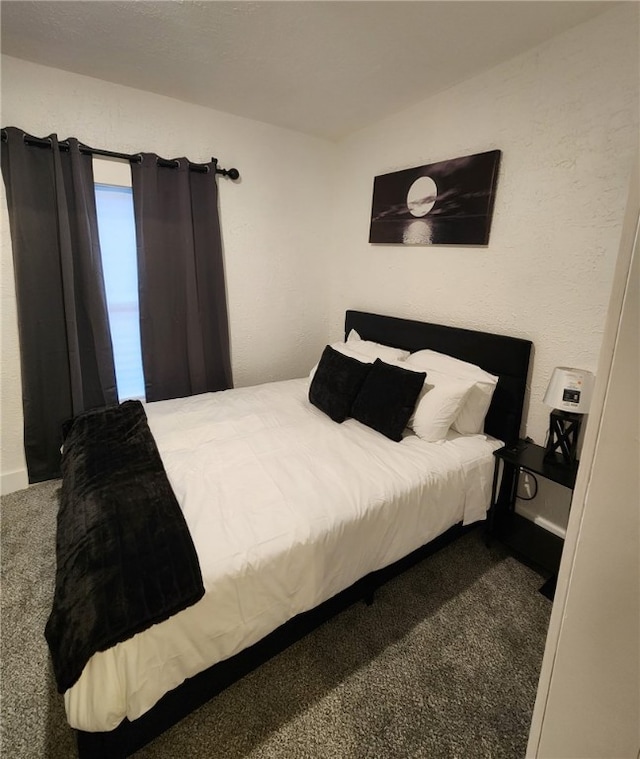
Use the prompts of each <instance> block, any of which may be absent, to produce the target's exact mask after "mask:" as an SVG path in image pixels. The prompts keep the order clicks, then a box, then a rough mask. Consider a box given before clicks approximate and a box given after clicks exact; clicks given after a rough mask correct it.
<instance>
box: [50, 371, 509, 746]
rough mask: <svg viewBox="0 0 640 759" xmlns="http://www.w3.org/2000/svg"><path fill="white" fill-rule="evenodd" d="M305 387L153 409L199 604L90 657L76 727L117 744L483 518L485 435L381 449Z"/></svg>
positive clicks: (72, 714) (245, 391)
mask: <svg viewBox="0 0 640 759" xmlns="http://www.w3.org/2000/svg"><path fill="white" fill-rule="evenodd" d="M307 390H308V382H307V380H304V379H301V380H291V381H287V382H275V383H271V384H267V385H260V386H257V387H251V388H241V389H237V390H228V391H225V392H221V393H207V394H204V395H199V396H192V397H190V398H181V399H176V400H170V401H161V402H157V403H150V404H147V405H146V411H147V416H148V419H149V425H150V427H151V430H152V432H153V435H154V437H155V439H156V443H157V445H158V448H159V451H160V454H161V456H162V460H163V462H164V465H165V468H166V471H167V475H168V477H169V480H170V482H171V485H172V486H173V489H174V491H175V493H176V496H177V499H178V501H179V503H180V505H181V507H182V509H183V512H184V515H185V518H186V521H187V524H188V526H189V529H190V530H191V534H192V536H193V540H194V543H195V547H196V551H197V553H198V558H199V561H200V566H201V569H202V575H203V579H204V584H205V589H206V593H205V596H204V598H203V599H202V600H200V601H199V602H198V603H197V604H195V605H193V606H191V607H189V608H188V609H185V610H184V611H182V612H180V613H179V614H176V615H175V616H173V617H171V618H170V619H168V620H167V621H165V622H162V623H161V624H157V625H154V626H153V627H151V628H150V629H148V630H146V631H144V632H142V633H139V634H138V635H135V636H134V637H133V638H131V639H129V640H127V641H125V642H124V643H119V644H118V645H116V646H114V647H113V648H111V649H109V650H108V651H104V652H100V653H97V654H95V655H94V656H93V657H92V658H91V660H90V661H89V662H88V664H87V666H86V667H85V669H84V671H83V673H82V676H81V677H80V679H79V681H78V682H77V683H76V684H75V685H74V686H73V688H71V689H70V690H68V691H67V692H66V693H65V705H66V710H67V717H68V720H69V723H70V724H71V725H72V726H73V727H76V728H79V729H82V730H88V731H100V730H111V729H113V728H114V727H116V726H117V725H118V724H119V723H120V722H121V721H122V719H123V718H124V717H125V716H126V717H128V718H129V719H131V720H133V719H136V718H137V717H139V716H140V715H141V714H143V713H144V712H145V711H147V710H148V709H150V708H151V707H152V706H153V705H154V704H155V703H156V702H157V701H158V699H160V698H161V697H162V695H164V693H166V692H167V691H169V690H171V689H172V688H175V687H176V686H177V685H179V684H180V683H182V682H183V681H184V680H185V679H186V678H188V677H190V676H192V675H195V674H197V673H198V672H200V671H202V670H204V669H206V668H207V667H209V666H211V665H212V664H214V663H217V662H218V661H222V660H223V659H226V658H228V657H230V656H232V655H233V654H235V653H237V652H238V651H241V650H242V649H244V648H246V647H247V646H250V645H251V644H253V643H255V642H257V641H258V640H260V639H261V638H263V637H264V636H265V635H267V634H268V633H269V632H271V631H273V630H274V629H275V628H277V627H278V626H279V625H281V624H282V623H284V622H285V621H286V620H288V619H290V618H291V617H293V616H294V615H296V614H298V613H300V612H302V611H306V610H308V609H310V608H313V607H314V606H317V605H318V604H319V603H321V602H322V601H324V600H326V599H327V598H330V597H331V596H333V595H335V594H336V593H338V592H339V591H341V590H343V589H344V588H346V587H348V586H349V585H351V584H352V583H353V582H355V581H356V580H357V579H359V578H360V577H362V576H363V575H365V574H367V573H368V572H370V571H372V570H375V569H379V568H381V567H384V566H386V565H388V564H390V563H392V562H393V561H395V560H397V559H399V558H401V557H402V556H404V555H406V554H408V553H409V552H411V551H412V550H414V549H415V548H418V547H419V546H421V545H423V544H424V543H426V542H428V541H429V540H431V539H433V538H434V537H436V536H437V535H439V534H441V533H442V532H444V531H445V530H446V529H448V528H449V527H450V526H451V525H453V524H455V523H457V522H459V521H461V520H462V521H463V522H464V523H465V524H469V523H471V522H474V521H476V520H479V519H483V518H484V517H485V515H486V509H487V507H488V504H489V499H490V491H491V478H492V474H493V458H492V451H493V450H494V449H495V448H497V447H499V446H500V445H501V443H500V442H499V441H496V440H494V439H492V438H488V437H485V436H484V435H476V436H460V435H457V434H454V433H451V434H450V435H449V437H448V439H447V440H446V441H444V442H442V443H425V442H424V441H421V440H420V439H418V438H417V437H416V436H415V435H413V434H407V436H405V438H404V439H403V440H402V442H401V443H394V442H391V441H389V440H387V439H386V438H385V437H383V436H382V435H380V434H379V433H377V432H374V431H373V430H371V429H369V428H367V427H365V426H364V425H362V424H360V423H359V422H356V421H355V420H347V421H346V422H344V423H343V424H340V425H339V424H335V423H334V422H332V421H331V420H330V419H329V418H328V417H326V416H325V415H324V414H322V413H321V412H320V411H318V410H317V409H316V408H314V407H313V406H311V405H310V404H309V402H308V400H307Z"/></svg>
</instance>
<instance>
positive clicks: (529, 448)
mask: <svg viewBox="0 0 640 759" xmlns="http://www.w3.org/2000/svg"><path fill="white" fill-rule="evenodd" d="M545 454H546V450H545V449H544V448H543V447H542V446H540V445H536V444H535V443H530V442H528V441H526V440H519V441H518V442H517V443H515V444H514V445H510V446H505V447H504V448H499V449H498V450H497V451H494V453H493V455H494V456H495V469H494V473H493V487H492V489H491V509H490V511H489V516H488V520H487V539H488V540H490V539H491V538H493V537H495V538H497V539H498V540H499V541H500V542H501V543H504V544H505V545H506V546H507V548H509V549H510V550H511V551H512V552H513V553H514V555H515V556H516V557H517V558H519V559H522V560H523V561H525V562H526V563H528V564H532V565H533V566H536V567H537V568H539V569H542V570H545V571H546V572H548V573H551V575H552V578H551V581H550V582H551V584H554V583H553V580H554V578H555V575H557V572H558V568H559V566H560V558H561V557H562V548H563V545H564V541H563V539H562V538H560V537H558V536H557V535H554V534H553V533H551V532H549V531H548V530H545V529H544V528H543V527H540V526H539V525H537V524H535V523H534V522H532V521H531V520H529V519H525V518H524V517H522V516H520V515H519V514H516V512H515V502H516V494H517V492H518V482H519V479H520V473H521V472H522V471H525V472H532V473H533V474H535V475H536V476H538V477H544V478H545V479H547V480H551V481H552V482H556V483H558V484H559V485H562V486H563V487H566V488H568V489H569V490H571V491H573V488H574V486H575V483H576V475H577V472H578V462H575V463H574V464H572V465H567V464H565V463H564V462H563V461H562V460H561V459H560V458H559V457H557V456H556V457H554V458H552V459H550V460H549V459H547V458H545ZM500 462H502V463H503V474H502V484H501V486H500V488H498V480H499V476H498V475H499V472H500ZM552 590H553V589H552V588H551V589H549V590H548V592H546V593H545V595H549V594H552Z"/></svg>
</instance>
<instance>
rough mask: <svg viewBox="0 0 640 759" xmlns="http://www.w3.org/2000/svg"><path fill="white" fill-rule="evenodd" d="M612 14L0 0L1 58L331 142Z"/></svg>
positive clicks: (430, 3) (267, 1)
mask: <svg viewBox="0 0 640 759" xmlns="http://www.w3.org/2000/svg"><path fill="white" fill-rule="evenodd" d="M611 6H612V3H611V2H592V1H590V0H587V1H585V2H581V1H576V0H571V1H569V2H555V1H554V2H551V1H548V0H539V1H538V2H526V1H522V2H520V1H517V2H516V1H514V0H511V1H510V2H505V1H497V2H485V1H484V0H469V1H464V0H459V1H457V2H453V1H452V0H441V1H436V0H423V1H415V0H414V1H409V2H405V1H404V0H390V1H385V0H374V1H372V2H370V1H368V0H351V1H343V0H333V1H325V2H316V1H315V0H298V1H297V2H290V1H284V2H280V1H278V0H262V2H249V1H245V2H226V1H225V0H209V2H197V1H191V0H189V1H187V0H170V1H166V0H165V1H158V2H146V0H128V1H126V2H120V1H115V0H112V1H110V2H104V1H99V0H84V1H82V2H67V1H66V0H62V1H60V0H59V1H58V2H27V1H25V0H2V2H1V4H0V12H1V17H2V37H1V45H2V52H3V53H4V54H6V55H11V56H15V57H17V58H24V59H26V60H29V61H35V62H36V63H41V64H44V65H47V66H53V67H55V68H60V69H64V70H67V71H73V72H76V73H79V74H85V75H87V76H92V77H96V78H98V79H104V80H106V81H110V82H116V83H119V84H124V85H128V86H130V87H135V88H137V89H142V90H147V91H149V92H155V93H158V94H162V95H168V96H170V97H173V98H177V99H179V100H183V101H187V102H190V103H196V104H199V105H204V106H209V107H211V108H216V109H218V110H221V111H226V112H228V113H233V114H237V115H239V116H245V117H248V118H251V119H256V120H258V121H265V122H268V123H271V124H276V125H279V126H283V127H288V128H291V129H296V130H298V131H301V132H306V133H309V134H314V135H318V136H320V137H325V138H328V139H339V138H342V137H344V136H346V135H348V134H349V133H351V132H354V131H355V130H358V129H360V128H362V127H365V126H367V125H368V124H371V123H374V122H375V121H378V120H379V119H381V118H384V117H385V116H387V115H389V114H392V113H394V112H396V111H398V110H401V109H402V108H404V107H407V106H409V105H412V104H414V103H416V102H419V101H420V100H423V99H425V98H427V97H429V96H430V95H432V94H434V93H436V92H438V91H441V90H443V89H446V88H447V87H450V86H452V85H454V84H456V83H457V82H460V81H462V80H464V79H466V78H468V77H469V76H472V75H473V74H476V73H478V72H479V71H482V70H484V69H487V68H490V67H491V66H494V65H496V64H498V63H500V62H501V61H504V60H507V59H509V58H512V57H513V56H515V55H518V54H519V53H522V52H524V51H525V50H528V49H530V48H531V47H533V46H535V45H537V44H539V43H540V42H542V41H544V40H546V39H549V38H551V37H553V36H555V35H557V34H559V33H561V32H563V31H564V30H566V29H568V28H570V27H572V26H575V25H577V24H579V23H581V22H583V21H585V20H587V19H589V18H591V17H593V16H595V15H598V14H599V13H602V12H603V11H604V10H607V9H609V8H611Z"/></svg>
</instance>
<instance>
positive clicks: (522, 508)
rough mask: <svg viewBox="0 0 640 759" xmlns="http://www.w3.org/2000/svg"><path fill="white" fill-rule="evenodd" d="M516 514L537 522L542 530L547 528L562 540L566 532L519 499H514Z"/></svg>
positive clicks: (563, 528)
mask: <svg viewBox="0 0 640 759" xmlns="http://www.w3.org/2000/svg"><path fill="white" fill-rule="evenodd" d="M516 514H520V516H523V517H524V518H525V519H528V520H529V521H531V522H533V523H534V524H537V525H538V527H542V528H543V529H544V530H548V532H551V533H553V535H557V536H558V537H559V538H562V539H563V540H564V538H565V535H566V534H567V530H566V528H565V527H562V525H559V524H556V523H555V522H552V521H551V520H550V519H546V518H545V517H543V516H541V515H540V514H538V513H536V512H535V511H534V509H532V508H531V507H530V506H528V505H527V504H526V503H522V502H521V501H516Z"/></svg>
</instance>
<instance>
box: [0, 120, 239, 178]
mask: <svg viewBox="0 0 640 759" xmlns="http://www.w3.org/2000/svg"><path fill="white" fill-rule="evenodd" d="M6 141H7V133H6V131H5V130H4V129H3V130H2V142H6ZM24 142H25V145H33V146H34V147H39V148H47V147H48V148H50V147H51V140H50V139H48V138H47V137H44V138H40V137H30V136H29V135H26V134H25V135H24ZM58 145H59V146H60V148H61V150H69V143H68V142H67V141H66V140H60V141H59V142H58ZM79 148H80V152H81V153H85V154H88V155H101V156H105V157H106V158H121V159H123V160H125V161H131V162H132V163H140V162H141V161H142V154H141V153H117V152H115V151H113V150H100V149H99V148H91V147H89V146H88V145H83V144H82V143H79ZM211 161H212V163H214V164H215V165H216V174H222V176H224V177H229V179H238V178H239V177H240V172H239V171H238V169H221V168H220V167H219V166H218V159H217V158H211ZM179 165H180V164H179V163H178V161H173V160H171V159H167V158H158V166H164V167H165V168H177V167H178V166H179ZM189 170H190V171H199V172H202V173H204V172H206V171H209V167H208V166H207V164H205V163H191V161H189Z"/></svg>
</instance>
